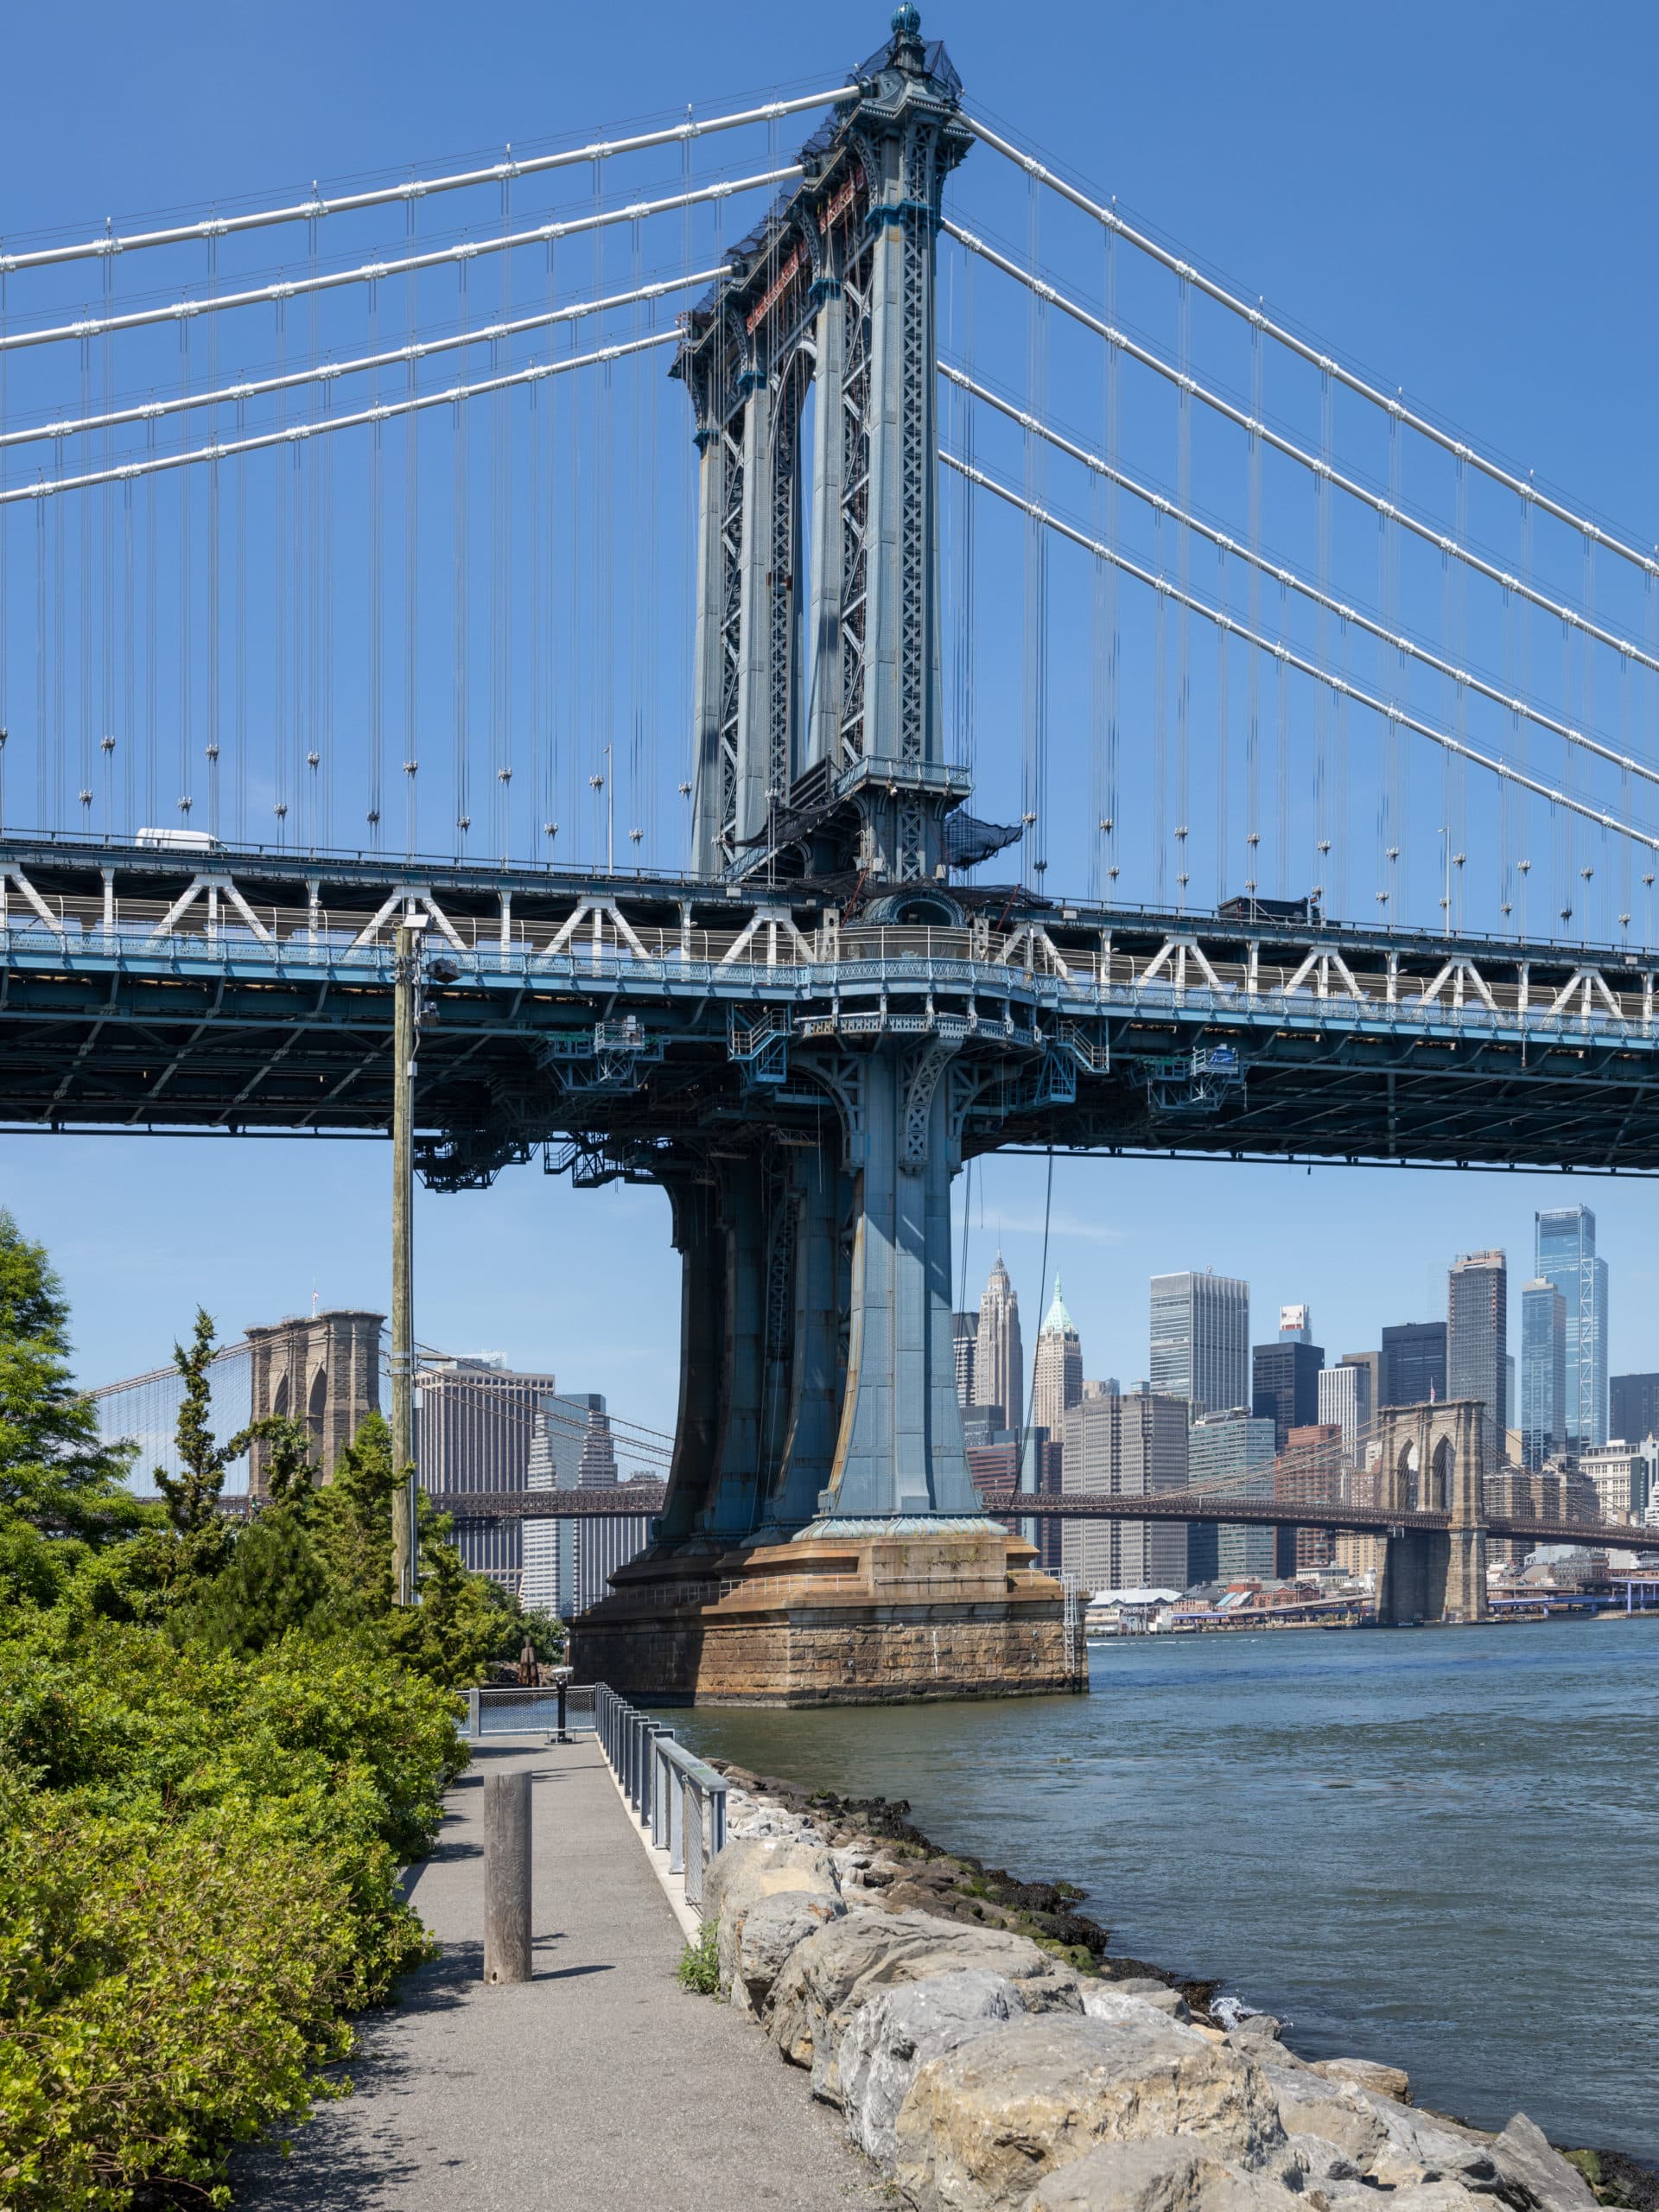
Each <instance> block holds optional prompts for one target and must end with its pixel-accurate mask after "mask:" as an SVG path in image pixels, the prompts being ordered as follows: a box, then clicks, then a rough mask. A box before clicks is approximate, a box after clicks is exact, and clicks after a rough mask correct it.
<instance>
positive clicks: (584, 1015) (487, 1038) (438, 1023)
mask: <svg viewBox="0 0 1659 2212" xmlns="http://www.w3.org/2000/svg"><path fill="white" fill-rule="evenodd" d="M0 902H3V908H0V918H3V922H4V925H5V931H6V944H7V947H8V953H7V966H6V971H5V976H4V981H3V996H0V1012H3V1017H4V1018H3V1022H0V1115H3V1116H4V1118H5V1120H6V1121H7V1122H9V1123H10V1124H11V1125H12V1126H14V1127H19V1126H21V1127H31V1126H32V1127H47V1128H203V1129H223V1130H227V1131H232V1130H245V1131H253V1130H266V1131H278V1130H282V1131H296V1132H309V1133H322V1132H336V1133H340V1132H343V1133H349V1134H378V1133H380V1132H383V1131H384V1130H385V1128H386V1127H387V1120H388V1114H389V1101H390V1087H389V1079H388V1045H387V1039H388V1036H389V1033H390V1030H389V1025H390V1019H391V935H392V931H393V930H394V928H395V926H396V924H397V920H398V918H400V917H401V916H402V915H404V913H406V912H412V913H414V914H416V916H417V917H424V918H425V922H426V931H425V936H426V943H427V946H428V951H429V961H435V962H437V963H440V970H441V976H442V980H438V979H437V977H436V976H435V977H434V979H433V980H432V981H431V982H429V989H428V995H427V1015H426V1020H425V1024H424V1027H423V1037H422V1041H421V1046H420V1061H419V1074H418V1077H417V1102H418V1103H417V1112H418V1118H419V1121H420V1124H421V1126H422V1128H423V1131H424V1132H425V1139H424V1166H425V1170H426V1173H427V1174H428V1177H429V1179H430V1180H432V1181H434V1182H436V1183H440V1184H442V1183H453V1182H464V1181H467V1180H471V1179H487V1178H488V1177H489V1176H490V1175H492V1174H493V1173H494V1172H495V1171H496V1170H497V1169H498V1168H499V1166H502V1165H503V1164H505V1162H507V1161H509V1160H514V1159H524V1158H526V1157H528V1156H529V1154H530V1152H531V1149H532V1148H533V1147H536V1146H538V1145H543V1144H551V1145H552V1146H554V1147H556V1150H555V1153H554V1154H552V1155H551V1156H552V1157H553V1158H554V1159H556V1160H557V1161H558V1163H559V1164H562V1165H567V1166H572V1167H574V1168H575V1171H576V1172H577V1173H578V1176H579V1178H580V1179H602V1178H603V1177H605V1176H607V1175H612V1174H620V1173H641V1172H643V1173H650V1172H651V1170H652V1165H653V1161H654V1160H656V1158H657V1155H658V1154H660V1152H661V1150H662V1148H663V1147H665V1146H672V1147H690V1149H691V1150H693V1151H696V1150H697V1149H698V1148H700V1147H708V1146H718V1145H720V1144H721V1143H726V1142H728V1141H730V1139H731V1133H732V1131H733V1130H734V1128H741V1126H742V1125H744V1124H746V1123H760V1124H764V1125H765V1127H766V1128H767V1129H768V1130H776V1129H779V1128H791V1127H792V1128H798V1130H799V1131H800V1132H801V1133H802V1135H803V1136H804V1137H810V1136H811V1135H814V1134H815V1133H816V1132H817V1130H818V1129H819V1128H821V1127H822V1126H823V1116H824V1113H825V1110H826V1108H827V1106H828V1105H829V1103H830V1101H831V1100H832V1099H833V1098H834V1097H835V1096H836V1095H837V1090H838V1086H840V1085H842V1084H844V1080H845V1073H844V1066H843V1065H842V1064H845V1063H847V1062H849V1059H850V1060H852V1061H855V1060H856V1058H857V1056H858V1055H859V1054H860V1053H861V1052H867V1051H868V1049H870V1048H871V1047H872V1046H874V1045H876V1044H878V1043H879V1042H880V1041H881V1040H883V1039H886V1040H904V1041H906V1043H908V1044H910V1045H912V1046H915V1047H918V1048H920V1047H925V1046H927V1045H929V1044H930V1043H931V1044H932V1045H935V1046H944V1047H946V1048H948V1049H947V1051H946V1052H945V1054H944V1058H935V1059H934V1061H933V1062H931V1064H930V1065H928V1066H927V1068H926V1069H925V1071H923V1070H921V1069H920V1068H919V1066H918V1075H917V1078H916V1080H917V1084H918V1086H919V1087H918V1089H917V1093H916V1095H917V1097H918V1101H920V1087H926V1088H927V1090H928V1092H929V1096H931V1087H932V1086H935V1085H937V1084H939V1083H940V1082H941V1081H946V1082H947V1083H948V1085H949V1087H950V1090H951V1093H952V1096H953V1101H954V1105H953V1110H954V1111H955V1112H956V1113H957V1115H959V1116H960V1119H961V1123H962V1128H963V1141H964V1144H965V1146H966V1147H967V1149H968V1150H969V1152H974V1151H978V1150H982V1149H985V1148H987V1147H989V1146H993V1145H996V1144H1005V1143H1009V1142H1013V1143H1032V1144H1043V1145H1046V1144H1050V1143H1053V1144H1056V1145H1062V1146H1075V1147H1090V1148H1103V1149H1112V1148H1115V1147H1136V1148H1139V1147H1154V1148H1159V1149H1165V1150H1177V1151H1191V1152H1195V1153H1217V1154H1255V1155H1264V1156H1284V1155H1299V1156H1300V1155H1307V1156H1309V1157H1319V1158H1327V1159H1329V1158H1335V1159H1364V1160H1416V1161H1431V1160H1439V1161H1467V1162H1470V1163H1478V1164H1483V1165H1501V1166H1573V1167H1580V1168H1622V1169H1638V1170H1646V1169H1652V1168H1654V1167H1655V1166H1659V1122H1656V1115H1655V1107H1656V1103H1659V1087H1656V1086H1659V1027H1656V1015H1655V1006H1654V991H1655V976H1656V970H1655V969H1654V968H1653V967H1651V966H1641V965H1636V964H1632V963H1627V962H1624V961H1622V960H1621V959H1620V958H1619V957H1618V956H1617V955H1616V954H1614V953H1611V952H1605V953H1602V954H1599V955H1598V954H1594V953H1588V954H1586V953H1584V952H1582V951H1580V950H1562V949H1560V948H1559V947H1550V946H1548V945H1545V946H1539V947H1535V948H1527V947H1524V946H1522V947H1520V948H1517V947H1516V946H1514V945H1511V944H1490V943H1483V942H1479V941H1470V942H1464V943H1459V942H1455V941H1434V940H1430V939H1427V938H1425V939H1412V938H1402V937H1401V936H1400V935H1398V934H1389V933H1386V932H1373V933H1366V932H1363V931H1357V930H1353V929H1344V928H1338V927H1335V926H1318V925H1306V924H1303V925H1296V924H1294V923H1291V922H1287V921H1271V922H1268V921H1261V920H1255V921H1243V920H1232V921H1230V920H1224V919H1218V918H1216V919H1207V920H1202V921H1200V920H1198V919H1195V918H1193V917H1191V916H1187V917H1174V916H1158V915H1153V914H1147V913H1113V912H1109V911H1106V910H1102V909H1094V908H1083V907H1078V908H1065V909H1062V910H1059V911H1058V912H1057V911H1056V910H1054V909H1052V908H1042V909H1039V910H1036V911H1033V908H1032V906H1031V905H1030V904H1029V903H1028V902H1027V903H1024V904H1022V902H1020V900H1019V899H1016V898H1015V897H1014V896H1013V895H1012V894H1009V893H994V894H989V895H988V896H987V897H986V898H985V899H982V901H980V902H978V904H977V905H976V909H975V910H974V911H972V912H969V913H968V914H967V915H966V916H965V917H964V919H963V925H962V926H961V927H958V928H950V927H938V928H933V927H928V926H919V925H918V926H909V927H905V926H877V927H871V928H859V927H856V926H852V925H843V924H842V922H841V920H840V917H839V911H838V908H837V907H836V904H835V902H834V900H833V899H828V898H824V897H822V896H814V895H812V894H811V893H803V892H802V891H800V890H799V889H795V890H791V893H790V895H788V896H785V895H783V894H782V893H766V892H765V891H760V890H756V889H754V888H753V887H750V886H747V885H746V886H744V887H742V889H741V893H739V891H738V888H737V887H730V889H728V888H727V887H717V886H711V885H709V884H708V883H707V882H705V881H702V880H695V879H687V880H681V881H677V882H676V881H671V880H661V881H658V882H653V883H649V884H642V883H640V882H639V881H638V880H632V879H620V878H613V879H604V878H597V879H592V880H575V881H573V880H561V879H559V878H556V877H552V876H550V875H549V874H545V873H541V872H530V871H526V872H524V873H523V874H518V875H513V876H506V875H503V874H501V873H500V872H499V870H494V869H490V870H476V871H474V870H467V869H463V868H448V869H441V870H431V871H426V872H423V874H420V875H418V876H411V875H406V874H402V873H401V872H389V871H388V870H387V869H386V868H385V867H384V866H380V865H377V864H373V863H369V862H359V863H352V864H349V865H342V864H340V863H330V864H328V865H327V868H324V866H323V864H321V863H317V862H310V863H308V862H305V861H294V860H292V859H283V858H278V857H275V856H272V855H245V856H232V855H224V856H221V857H220V858H218V859H215V860H213V861H211V862H210V863H208V864H205V865H204V864H202V863H201V862H200V861H194V860H192V859H189V858H186V857H183V856H179V855H158V854H155V853H148V852H139V851H135V850H131V849H126V850H121V849H92V850H86V851H76V850H74V849H71V848H68V847H66V846H63V845H59V846H55V847H51V846H41V847H35V848H32V849H31V848H15V849H13V850H12V852H11V853H10V855H8V857H7V858H6V860H5V861H4V863H3V874H0ZM923 1103H925V1102H923Z"/></svg>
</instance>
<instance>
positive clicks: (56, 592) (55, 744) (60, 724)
mask: <svg viewBox="0 0 1659 2212" xmlns="http://www.w3.org/2000/svg"><path fill="white" fill-rule="evenodd" d="M52 453H53V460H54V467H55V469H56V473H57V474H59V475H60V476H61V475H62V474H63V440H62V439H61V438H55V439H54V441H53V445H52ZM66 508H67V501H66V500H63V499H54V500H53V502H52V793H51V806H52V811H51V813H50V814H49V815H48V816H47V817H46V826H47V828H48V829H62V828H63V826H64V789H63V785H64V776H63V772H64V766H65V760H66V756H67V700H66V697H65V690H66V685H65V669H66V664H67V654H66V652H65V645H66V639H67V624H68V592H67V585H66V578H65V568H66V561H67V556H66V552H65V548H64V534H65V531H66V528H67V521H66V513H65V510H66Z"/></svg>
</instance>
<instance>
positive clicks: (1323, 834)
mask: <svg viewBox="0 0 1659 2212" xmlns="http://www.w3.org/2000/svg"><path fill="white" fill-rule="evenodd" d="M1335 444H1336V387H1335V385H1333V384H1332V379H1331V372H1330V371H1329V369H1323V370H1321V371H1320V372H1319V456H1320V459H1321V460H1322V461H1324V463H1325V467H1326V468H1327V469H1328V468H1329V467H1330V466H1331V464H1332V459H1333V458H1334V453H1333V448H1334V447H1335ZM1314 531H1315V534H1316V537H1317V540H1318V559H1319V619H1318V621H1317V623H1316V625H1315V636H1316V639H1317V645H1316V658H1318V660H1319V665H1320V667H1321V668H1329V666H1330V665H1331V618H1330V615H1329V613H1328V612H1327V610H1326V608H1325V600H1326V599H1327V598H1328V597H1329V596H1330V592H1331V480H1330V478H1329V476H1326V475H1321V476H1319V478H1317V479H1316V489H1315V492H1314ZM1313 693H1314V697H1313V841H1314V861H1315V866H1314V873H1313V881H1314V882H1315V883H1316V884H1317V885H1318V886H1319V889H1320V890H1321V892H1328V891H1329V888H1330V886H1329V883H1328V881H1327V880H1326V879H1327V878H1328V876H1329V874H1330V859H1331V843H1332V839H1331V791H1330V784H1329V773H1330V769H1329V760H1330V740H1331V696H1330V691H1329V689H1328V687H1327V686H1326V685H1325V684H1323V683H1316V684H1315V685H1314V687H1313Z"/></svg>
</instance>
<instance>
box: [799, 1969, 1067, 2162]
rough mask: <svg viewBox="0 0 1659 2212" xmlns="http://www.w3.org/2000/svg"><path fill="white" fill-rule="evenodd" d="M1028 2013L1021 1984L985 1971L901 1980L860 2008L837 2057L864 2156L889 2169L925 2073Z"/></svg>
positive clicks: (851, 2121) (843, 2095)
mask: <svg viewBox="0 0 1659 2212" xmlns="http://www.w3.org/2000/svg"><path fill="white" fill-rule="evenodd" d="M1025 2012H1026V2000H1025V1999H1024V1998H1023V1997H1022V1996H1021V1995H1020V1989H1019V1986H1018V1984H1017V1983H1015V1982H1012V1981H1010V1980H1008V1979H1007V1975H1006V1974H991V1973H989V1972H988V1971H987V1970H986V1969H985V1968H984V1967H967V1968H965V1969H963V1970H962V1971H960V1972H957V1973H953V1974H931V1975H930V1976H929V1977H928V1979H927V1980H925V1981H912V1982H903V1983H900V1985H899V1986H898V1987H897V1988H896V1989H883V1990H880V1991H878V1992H877V1993H876V1994H875V1995H874V1996H873V1997H872V1998H870V1999H868V2002H867V2003H865V2004H863V2005H860V2006H859V2008H858V2010H857V2011H856V2012H855V2013H854V2014H853V2016H852V2018H851V2020H850V2022H849V2024H848V2028H847V2032H846V2034H845V2035H844V2036H843V2037H842V2040H841V2049H840V2050H839V2052H838V2053H837V2055H836V2071H837V2073H838V2075H839V2077H840V2082H841V2105H842V2111H843V2112H844V2113H846V2115H847V2125H848V2126H849V2128H850V2129H851V2131H852V2135H853V2139H854V2141H855V2143H856V2144H857V2145H858V2146H859V2148H860V2150H861V2151H863V2152H867V2153H868V2156H869V2157H871V2158H874V2159H875V2160H876V2161H877V2162H878V2163H879V2164H882V2165H888V2166H890V2165H891V2164H893V2150H894V2142H893V2122H894V2120H896V2119H897V2118H898V2116H899V2107H900V2106H901V2105H902V2104H903V2103H904V2101H905V2099H906V2096H907V2095H908V2094H909V2091H910V2086H911V2083H912V2082H913V2081H914V2080H915V2079H916V2076H917V2074H918V2072H919V2071H920V2069H921V2068H922V2067H923V2066H925V2064H926V2063H927V2062H928V2060H929V2059H930V2058H942V2057H943V2056H944V2054H945V2052H946V2051H948V2050H956V2049H957V2047H958V2046H959V2045H960V2044H964V2043H966V2042H968V2041H969V2038H970V2037H974V2036H982V2035H987V2034H988V2033H989V2032H990V2031H992V2030H993V2029H994V2028H998V2027H1001V2025H1002V2024H1004V2023H1005V2022H1006V2021H1008V2020H1012V2019H1014V2018H1023V2017H1024V2016H1025Z"/></svg>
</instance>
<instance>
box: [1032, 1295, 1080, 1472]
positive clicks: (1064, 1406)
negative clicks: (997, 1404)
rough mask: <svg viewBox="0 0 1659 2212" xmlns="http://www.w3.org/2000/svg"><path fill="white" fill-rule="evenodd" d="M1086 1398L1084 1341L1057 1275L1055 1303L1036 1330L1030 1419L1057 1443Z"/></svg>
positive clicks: (1034, 1425) (1033, 1424) (1035, 1426)
mask: <svg viewBox="0 0 1659 2212" xmlns="http://www.w3.org/2000/svg"><path fill="white" fill-rule="evenodd" d="M1082 1397H1083V1344H1082V1340H1081V1339H1080V1338H1079V1337H1078V1335H1077V1329H1076V1327H1075V1326H1074V1325H1073V1323H1072V1319H1071V1315H1070V1314H1069V1313H1067V1312H1066V1310H1065V1300H1064V1299H1063V1298H1062V1297H1061V1296H1060V1279H1059V1277H1058V1275H1056V1276H1055V1278H1054V1302H1053V1304H1052V1306H1050V1307H1049V1309H1048V1312H1047V1313H1046V1314H1045V1315H1044V1316H1043V1325H1042V1327H1041V1328H1040V1329H1039V1331H1038V1332H1037V1351H1036V1353H1035V1355H1034V1357H1033V1360H1032V1363H1031V1421H1032V1426H1033V1428H1046V1430H1047V1431H1048V1433H1049V1435H1050V1437H1051V1438H1052V1439H1053V1440H1054V1441H1055V1442H1056V1443H1058V1442H1059V1441H1060V1440H1061V1439H1062V1438H1063V1437H1064V1436H1065V1417H1066V1414H1068V1413H1069V1412H1070V1411H1071V1408H1072V1407H1073V1406H1075V1405H1077V1404H1078V1403H1079V1402H1081V1400H1082Z"/></svg>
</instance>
